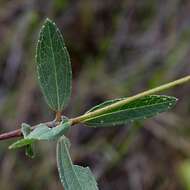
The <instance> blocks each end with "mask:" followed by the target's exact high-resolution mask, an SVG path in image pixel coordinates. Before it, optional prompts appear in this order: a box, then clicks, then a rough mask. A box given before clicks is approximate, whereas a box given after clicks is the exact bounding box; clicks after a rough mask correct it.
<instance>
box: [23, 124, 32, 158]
mask: <svg viewBox="0 0 190 190" xmlns="http://www.w3.org/2000/svg"><path fill="white" fill-rule="evenodd" d="M21 131H22V134H23V136H24V139H25V138H27V136H28V135H29V134H30V133H31V132H32V130H31V126H30V125H28V124H26V123H22V127H21ZM25 154H26V156H28V157H30V158H34V157H35V151H34V145H33V144H28V145H26V149H25Z"/></svg>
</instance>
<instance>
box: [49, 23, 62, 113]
mask: <svg viewBox="0 0 190 190" xmlns="http://www.w3.org/2000/svg"><path fill="white" fill-rule="evenodd" d="M48 35H49V39H50V48H51V52H52V58H53V66H54V70H55V72H54V76H55V85H56V94H57V106H58V108H57V109H58V110H60V102H59V101H60V100H59V88H58V81H57V69H56V65H55V55H54V51H53V42H52V39H51V34H50V28H49V25H48Z"/></svg>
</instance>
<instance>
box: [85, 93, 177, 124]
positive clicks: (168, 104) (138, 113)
mask: <svg viewBox="0 0 190 190" xmlns="http://www.w3.org/2000/svg"><path fill="white" fill-rule="evenodd" d="M121 100H123V98H122V99H116V100H109V101H106V102H104V103H102V104H100V105H98V106H95V107H93V108H92V109H90V110H89V111H88V112H87V113H90V112H92V111H95V110H98V109H100V108H103V107H105V106H109V105H111V104H113V103H115V102H117V101H121ZM176 101H177V99H176V98H175V97H170V96H159V95H151V96H145V97H143V98H140V99H137V100H134V101H132V102H129V103H128V104H126V105H123V106H120V107H117V108H115V109H112V110H110V111H108V112H106V113H104V114H101V115H99V116H96V117H93V118H90V119H87V120H85V121H84V123H85V124H87V125H89V126H92V127H105V126H112V125H117V124H124V123H127V122H132V121H135V120H140V119H146V118H149V117H152V116H155V115H157V114H158V113H161V112H165V111H168V110H169V109H171V108H172V107H173V106H174V105H175V104H176Z"/></svg>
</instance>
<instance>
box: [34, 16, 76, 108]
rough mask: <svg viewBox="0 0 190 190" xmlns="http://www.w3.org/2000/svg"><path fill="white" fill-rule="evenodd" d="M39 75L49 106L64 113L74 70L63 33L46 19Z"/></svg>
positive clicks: (38, 54) (39, 49)
mask: <svg viewBox="0 0 190 190" xmlns="http://www.w3.org/2000/svg"><path fill="white" fill-rule="evenodd" d="M36 62H37V73H38V80H39V84H40V87H41V89H42V92H43V95H44V97H45V99H46V102H47V104H48V105H49V106H50V108H51V109H52V110H54V111H62V110H63V108H64V107H65V105H66V104H67V103H68V100H69V98H70V95H71V83H72V81H71V80H72V70H71V63H70V58H69V53H68V51H67V49H66V46H65V43H64V40H63V37H62V35H61V32H60V31H59V29H58V28H57V26H56V25H55V23H53V22H52V21H51V20H49V19H46V21H45V23H44V25H43V27H42V29H41V32H40V37H39V40H38V44H37V51H36Z"/></svg>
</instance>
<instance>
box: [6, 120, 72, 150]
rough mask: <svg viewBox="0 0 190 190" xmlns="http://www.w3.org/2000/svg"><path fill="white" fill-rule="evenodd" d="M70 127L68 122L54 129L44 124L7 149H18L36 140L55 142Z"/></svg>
mask: <svg viewBox="0 0 190 190" xmlns="http://www.w3.org/2000/svg"><path fill="white" fill-rule="evenodd" d="M69 127H70V124H69V122H62V123H61V124H60V125H58V126H57V127H54V128H49V127H48V126H47V125H45V124H39V125H38V126H37V127H36V128H35V129H34V130H33V131H32V132H31V133H30V134H29V135H27V136H26V137H25V138H24V139H21V140H18V141H16V142H15V143H13V144H12V145H10V146H9V149H13V148H20V147H23V146H26V145H29V144H32V143H34V142H35V141H38V140H56V139H58V138H59V137H61V136H62V135H63V134H65V132H67V130H68V128H69Z"/></svg>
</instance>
